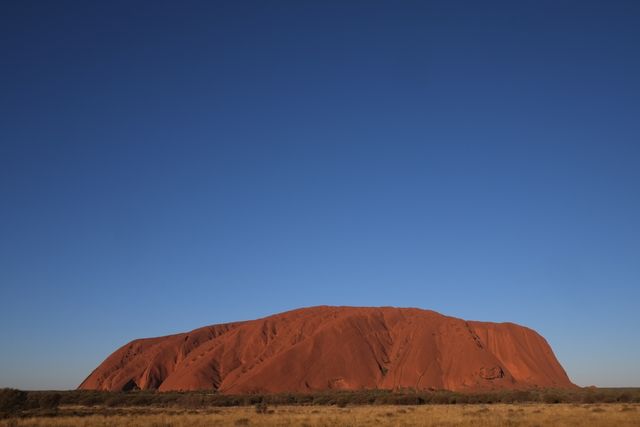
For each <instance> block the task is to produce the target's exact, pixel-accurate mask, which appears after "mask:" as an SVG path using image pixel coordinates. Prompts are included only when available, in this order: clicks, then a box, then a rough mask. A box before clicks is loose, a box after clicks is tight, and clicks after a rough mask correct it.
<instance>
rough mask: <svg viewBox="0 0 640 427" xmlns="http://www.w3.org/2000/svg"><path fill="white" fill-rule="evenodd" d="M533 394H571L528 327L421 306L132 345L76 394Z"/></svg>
mask: <svg viewBox="0 0 640 427" xmlns="http://www.w3.org/2000/svg"><path fill="white" fill-rule="evenodd" d="M531 387H575V386H574V385H573V384H572V383H571V381H570V380H569V377H567V374H566V373H565V371H564V369H563V368H562V366H560V364H559V363H558V360H557V359H556V358H555V356H554V354H553V351H552V350H551V348H550V347H549V344H547V342H546V341H545V339H544V338H543V337H541V336H540V335H538V334H537V333H536V332H534V331H533V330H531V329H528V328H525V327H523V326H518V325H515V324H513V323H489V322H474V321H464V320H462V319H457V318H453V317H448V316H443V315H441V314H439V313H436V312H434V311H428V310H420V309H416V308H392V307H379V308H363V307H327V306H322V307H311V308H303V309H299V310H294V311H289V312H286V313H281V314H276V315H274V316H270V317H266V318H263V319H258V320H250V321H246V322H235V323H226V324H221V325H213V326H207V327H204V328H200V329H196V330H193V331H191V332H187V333H183V334H177V335H170V336H165V337H159V338H145V339H138V340H134V341H132V342H130V343H129V344H127V345H125V346H123V347H121V348H120V349H118V350H117V351H116V352H115V353H113V354H112V355H110V356H109V357H108V358H107V359H106V360H105V361H104V362H103V363H102V364H101V365H100V366H98V368H96V369H95V370H94V371H93V372H92V373H91V375H89V377H87V379H86V380H84V382H83V383H82V384H80V387H79V388H80V389H91V390H131V389H137V388H140V389H158V390H160V391H168V390H202V389H208V390H211V389H213V390H218V391H219V392H222V393H267V392H268V393H274V392H313V391H318V390H328V389H340V390H357V389H376V388H381V389H397V388H413V389H422V390H424V389H447V390H457V391H465V390H469V391H474V390H488V389H524V388H531Z"/></svg>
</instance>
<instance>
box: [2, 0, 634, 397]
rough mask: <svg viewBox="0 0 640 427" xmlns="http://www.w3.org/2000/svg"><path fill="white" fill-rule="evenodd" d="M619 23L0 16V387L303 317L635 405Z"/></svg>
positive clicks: (338, 6)
mask: <svg viewBox="0 0 640 427" xmlns="http://www.w3.org/2000/svg"><path fill="white" fill-rule="evenodd" d="M638 22H640V2H638V1H634V0H632V1H608V0H602V1H585V0H577V1H562V0H560V1H559V0H548V1H517V2H514V1H504V2H497V1H487V2H479V1H466V2H462V1H451V0H443V1H416V2H409V1H407V2H395V1H390V2H375V1H374V2H353V3H350V2H345V1H336V2H331V1H317V2H299V1H293V2H279V1H274V2H263V1H256V2H242V1H229V2H213V1H202V2H200V1H186V2H179V1H173V2H167V1H147V2H141V1H128V0H127V1H106V2H93V1H89V2H87V1H78V2H69V1H55V2H52V1H41V2H38V1H20V0H14V1H3V2H2V5H1V6H0V51H1V56H0V58H1V61H2V67H1V69H0V76H1V80H0V85H1V86H0V90H1V92H0V94H1V95H0V132H1V133H0V343H1V346H2V349H1V351H0V386H12V387H20V388H27V389H36V388H38V389H39V388H55V389H59V388H72V387H75V386H77V385H78V384H79V383H80V382H81V381H82V380H83V379H84V377H85V376H86V375H88V374H89V372H90V371H91V370H92V369H93V368H94V367H95V366H96V365H97V364H98V363H99V362H101V361H102V360H103V359H104V358H105V357H106V356H107V355H108V354H109V353H110V352H111V351H113V350H115V349H116V348H117V347H118V346H120V345H122V344H124V343H125V342H127V341H129V340H131V339H133V338H138V337H145V336H156V335H164V334H169V333H174V332H179V331H185V330H190V329H193V328H196V327H200V326H204V325H208V324H213V323H219V322H226V321H233V320H242V319H250V318H256V317H260V316H264V315H268V314H272V313H276V312H280V311H284V310H287V309H292V308H297V307H301V306H311V305H319V304H332V305H362V306H379V305H393V306H401V307H403V306H416V307H422V308H428V309H434V310H437V311H439V312H442V313H444V314H448V315H453V316H458V317H463V318H465V319H476V320H489V321H513V322H516V323H520V324H524V325H527V326H530V327H532V328H534V329H536V330H537V331H539V332H540V333H541V334H543V335H544V336H545V337H546V338H547V339H548V340H549V342H550V344H551V345H552V347H553V348H554V350H555V352H556V354H557V356H558V358H559V359H560V361H561V362H562V363H563V365H564V367H565V368H566V369H567V371H568V373H569V375H570V376H571V378H572V379H573V380H574V381H575V382H577V383H578V384H581V385H589V384H596V385H601V386H640V367H639V365H638V361H639V360H640V333H639V332H638V327H639V325H640V321H639V320H640V314H638V309H639V303H638V301H639V300H640V138H639V137H640V25H638Z"/></svg>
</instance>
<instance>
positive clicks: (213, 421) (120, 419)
mask: <svg viewBox="0 0 640 427" xmlns="http://www.w3.org/2000/svg"><path fill="white" fill-rule="evenodd" d="M269 412H270V413H267V414H258V413H256V410H255V408H253V407H246V406H244V407H232V408H210V409H205V410H197V411H195V410H194V411H186V410H182V409H171V408H165V409H163V408H127V409H118V410H111V409H109V408H93V409H92V408H82V407H62V408H61V413H60V415H59V416H56V417H51V418H46V417H33V418H21V419H9V420H2V421H0V427H18V426H20V427H46V426H52V427H54V426H55V427H62V426H70V427H93V426H99V427H112V426H132V427H187V426H189V427H191V426H193V427H210V426H234V427H235V426H306V427H320V426H441V427H446V426H480V427H482V426H509V427H515V426H527V427H533V426H541V427H542V426H560V427H562V426H580V427H589V426H603V427H604V426H638V425H640V404H637V403H635V404H622V403H613V404H587V405H585V404H553V405H550V404H539V403H534V404H495V405H421V406H352V407H346V408H339V407H336V406H277V407H270V408H269ZM65 414H66V415H65ZM71 414H75V415H71Z"/></svg>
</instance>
